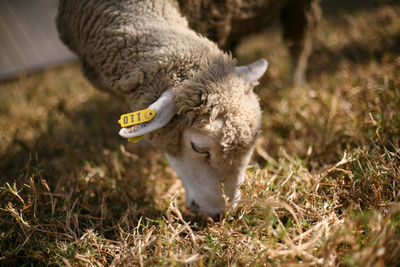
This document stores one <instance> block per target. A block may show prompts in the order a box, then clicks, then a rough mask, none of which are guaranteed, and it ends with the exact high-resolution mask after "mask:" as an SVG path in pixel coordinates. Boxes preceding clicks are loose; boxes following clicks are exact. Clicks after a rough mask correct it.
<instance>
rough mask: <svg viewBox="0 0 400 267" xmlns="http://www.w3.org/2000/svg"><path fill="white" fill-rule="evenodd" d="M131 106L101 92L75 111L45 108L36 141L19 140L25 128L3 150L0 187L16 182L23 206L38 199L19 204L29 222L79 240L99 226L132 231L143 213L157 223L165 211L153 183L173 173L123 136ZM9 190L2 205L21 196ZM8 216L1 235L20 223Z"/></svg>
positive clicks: (109, 231) (109, 232)
mask: <svg viewBox="0 0 400 267" xmlns="http://www.w3.org/2000/svg"><path fill="white" fill-rule="evenodd" d="M126 110H127V109H123V105H121V104H120V103H118V102H117V101H116V100H115V99H113V98H111V97H104V96H96V97H92V98H91V99H89V100H88V101H87V102H85V103H84V104H83V105H82V106H81V107H79V108H77V109H74V110H72V111H71V110H67V109H66V108H65V107H64V105H63V104H62V103H60V104H59V105H58V107H57V109H56V110H49V111H48V114H47V120H46V122H45V123H44V124H43V125H45V129H42V130H40V129H39V126H38V129H37V131H40V132H41V134H40V135H39V136H38V137H37V138H35V139H34V140H33V141H29V142H28V141H24V140H23V139H22V138H19V137H20V136H22V135H23V132H22V131H21V132H19V133H15V134H14V137H13V142H12V143H10V145H9V146H8V147H7V148H6V149H5V150H4V152H2V154H0V158H1V159H2V160H1V162H0V173H1V175H0V177H2V178H1V184H0V187H2V189H6V191H7V186H6V183H9V184H10V185H11V187H14V186H13V184H14V183H15V184H16V185H15V189H16V192H19V194H20V196H21V198H22V199H25V204H26V203H34V205H28V204H27V205H28V206H27V207H28V208H26V209H24V208H23V209H22V210H24V217H25V219H26V220H27V221H29V220H33V221H32V222H34V223H36V224H37V227H39V228H40V227H41V225H47V227H46V228H45V229H46V231H53V232H54V233H62V234H68V235H71V236H75V237H79V236H80V235H81V234H82V233H83V232H84V231H85V229H95V231H98V232H99V233H101V234H102V235H103V236H105V237H113V238H115V237H116V236H115V234H116V233H118V227H121V228H122V229H124V230H127V231H129V230H131V229H132V227H134V226H136V225H137V223H138V221H140V218H141V217H144V218H151V219H154V220H157V219H159V218H160V217H161V216H162V215H163V213H165V209H164V208H160V205H157V203H156V202H157V193H158V192H156V191H157V187H156V181H157V180H158V182H159V179H160V178H159V177H163V178H162V179H165V180H166V181H167V185H166V186H168V181H169V183H170V184H171V183H172V182H171V180H173V179H171V176H172V175H171V174H168V173H167V174H165V173H164V172H165V171H164V169H165V168H164V167H165V166H166V163H165V162H164V161H163V158H162V157H161V156H160V155H159V154H158V153H156V152H155V151H154V150H153V149H152V148H150V147H149V146H148V145H147V146H146V145H143V144H142V145H134V144H127V143H126V141H125V140H123V139H122V138H120V137H119V135H118V130H119V125H118V124H117V120H118V119H119V116H120V114H122V113H123V112H126ZM42 127H43V126H42ZM125 147H126V148H127V150H128V151H126V150H125ZM149 177H151V178H149ZM163 181H164V180H163ZM47 185H48V186H47ZM159 187H161V186H159ZM4 192H5V191H3V194H0V195H3V197H2V199H1V200H0V206H1V207H2V208H5V207H6V205H8V204H7V203H12V205H13V207H19V205H20V203H19V201H18V199H16V198H15V197H14V196H12V195H10V194H6V193H4ZM25 204H24V205H25ZM2 213H3V212H2ZM33 215H34V217H35V218H34V217H32V216H33ZM3 219H4V220H3ZM3 219H1V220H0V224H3V226H4V227H5V228H3V226H2V227H1V228H3V229H2V230H4V232H7V231H8V230H9V229H12V228H13V227H15V225H16V222H15V221H14V220H13V219H12V217H10V214H8V215H7V216H4V217H3ZM67 220H71V224H70V225H68V226H67V225H65V224H64V223H65V222H66V221H67ZM53 226H54V227H53ZM60 228H61V229H60ZM50 229H51V230H50Z"/></svg>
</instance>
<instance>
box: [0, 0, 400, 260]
mask: <svg viewBox="0 0 400 267" xmlns="http://www.w3.org/2000/svg"><path fill="white" fill-rule="evenodd" d="M385 3H388V1H385V2H384V1H378V2H374V4H369V5H365V7H364V8H360V7H357V8H353V7H352V6H350V7H352V8H349V9H348V10H343V11H340V10H338V9H336V7H335V8H333V7H331V6H330V5H328V4H332V1H331V2H328V4H327V5H326V6H327V7H328V8H329V9H328V10H327V11H326V14H327V16H326V17H325V18H324V20H323V22H322V24H321V27H320V29H319V32H318V36H317V44H316V51H315V54H314V56H313V57H312V59H311V66H310V73H309V80H310V82H309V84H308V86H307V87H303V88H290V87H288V82H287V78H286V77H287V75H288V68H289V63H288V56H287V52H286V49H285V48H284V44H283V43H282V41H281V39H280V32H279V31H278V30H276V29H275V28H273V29H271V30H270V31H269V32H268V33H266V34H263V35H258V36H254V37H252V38H249V39H248V40H246V42H245V43H243V44H242V45H241V47H240V48H239V56H240V58H241V61H242V62H248V61H250V60H253V59H255V58H257V57H259V56H264V57H265V58H268V59H269V61H270V69H269V72H268V75H267V76H266V77H265V78H263V80H262V85H261V86H260V87H258V89H257V92H258V93H259V95H260V98H261V103H262V106H263V109H264V117H263V133H262V137H261V139H260V140H259V142H258V145H257V153H256V156H255V159H254V161H253V163H252V164H251V165H250V166H249V168H248V171H247V179H246V182H245V184H244V185H243V186H242V194H243V201H242V202H241V203H240V205H239V207H237V208H235V209H234V210H230V211H229V212H228V213H227V214H226V215H225V216H223V217H221V218H220V220H218V221H213V220H211V219H205V218H198V217H193V216H192V215H191V214H190V213H189V212H187V210H186V209H185V207H184V191H183V189H182V186H181V184H180V182H179V180H178V178H177V176H176V174H175V173H174V172H173V170H172V169H171V167H169V165H168V163H167V162H166V160H165V159H164V158H163V157H162V156H160V155H159V154H157V153H156V152H155V151H154V150H153V149H152V148H149V147H147V146H146V145H134V144H127V143H125V142H124V141H123V140H122V139H120V138H119V137H118V135H117V134H116V133H117V131H118V124H117V123H116V121H117V118H118V117H119V115H120V114H121V113H123V112H126V111H128V110H127V108H126V106H123V105H121V104H120V103H118V102H116V101H115V100H114V99H113V98H111V97H109V96H107V95H104V94H102V93H100V92H98V91H96V90H94V89H93V88H92V87H91V86H90V85H89V84H88V83H87V82H86V81H85V79H84V78H83V77H82V75H81V73H80V71H79V68H78V67H77V66H67V67H63V68H60V69H53V70H48V71H45V72H43V73H41V74H38V75H34V76H28V77H26V76H22V77H21V78H20V79H18V80H15V81H11V82H7V83H3V84H1V85H0V129H1V139H0V159H1V160H0V182H1V183H0V229H1V233H0V263H1V264H2V265H6V264H7V265H67V266H71V265H88V266H92V265H94V266H103V265H140V266H148V265H178V266H180V265H189V266H209V265H210V266H214V265H217V266H226V265H228V266H242V265H251V266H265V265H290V266H297V265H320V266H336V265H351V266H353V265H354V266H384V265H385V266H386V265H387V266H398V265H399V264H400V248H399V244H400V205H399V195H400V130H399V129H400V90H399V88H400V50H399V49H400V29H399V25H400V6H399V5H394V4H392V5H387V4H385Z"/></svg>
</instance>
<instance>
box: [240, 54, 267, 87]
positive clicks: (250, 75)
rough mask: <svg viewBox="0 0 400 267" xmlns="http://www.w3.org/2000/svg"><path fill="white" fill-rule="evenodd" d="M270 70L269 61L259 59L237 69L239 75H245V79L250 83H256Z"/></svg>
mask: <svg viewBox="0 0 400 267" xmlns="http://www.w3.org/2000/svg"><path fill="white" fill-rule="evenodd" d="M267 68H268V61H266V60H265V59H263V58H262V59H259V60H257V61H254V62H253V63H251V64H249V65H246V66H239V67H235V71H236V73H237V74H241V75H243V78H244V79H245V80H246V81H249V82H255V81H258V79H260V78H261V77H262V76H263V75H264V73H265V71H266V70H267Z"/></svg>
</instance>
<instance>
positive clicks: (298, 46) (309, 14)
mask: <svg viewBox="0 0 400 267" xmlns="http://www.w3.org/2000/svg"><path fill="white" fill-rule="evenodd" d="M179 6H180V10H181V13H182V14H183V15H185V16H186V18H187V19H188V22H189V26H190V27H191V28H192V29H194V30H195V31H197V32H199V33H201V34H203V35H204V36H207V37H208V38H209V39H211V40H213V41H215V42H216V43H217V44H218V46H219V47H221V48H222V49H224V50H228V51H232V52H234V49H235V47H236V46H237V44H238V43H239V41H240V40H241V39H243V37H244V36H247V35H249V34H251V33H255V32H259V31H261V30H263V29H265V26H266V25H268V24H270V23H271V22H272V21H273V20H274V18H275V17H276V16H277V15H280V20H281V24H282V26H283V37H284V39H285V41H286V43H287V45H288V48H289V52H290V57H291V61H292V74H291V81H292V83H294V84H295V85H302V84H304V83H305V81H306V79H305V71H306V68H307V61H308V57H309V56H310V53H311V50H312V41H313V36H314V33H315V30H316V28H317V25H318V23H319V21H320V18H321V9H320V0H221V1H214V0H184V1H183V0H182V1H179Z"/></svg>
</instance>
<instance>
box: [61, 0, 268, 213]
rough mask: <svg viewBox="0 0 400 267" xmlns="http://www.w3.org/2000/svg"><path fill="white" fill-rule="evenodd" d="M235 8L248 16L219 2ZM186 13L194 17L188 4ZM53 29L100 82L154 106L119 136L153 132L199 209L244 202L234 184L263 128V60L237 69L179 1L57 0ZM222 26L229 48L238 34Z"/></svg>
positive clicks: (136, 103) (135, 102)
mask: <svg viewBox="0 0 400 267" xmlns="http://www.w3.org/2000/svg"><path fill="white" fill-rule="evenodd" d="M182 4H183V3H182ZM230 4H232V5H231V6H232V8H233V9H232V11H233V12H232V15H230V16H228V17H229V18H231V22H235V21H238V19H240V18H243V17H242V16H238V15H237V14H239V13H238V9H240V8H243V5H238V4H237V3H236V4H233V3H229V1H227V2H226V3H224V5H223V6H225V7H227V6H230ZM264 4H267V5H266V6H265V7H267V8H268V7H270V5H269V4H270V3H264ZM194 6H196V5H194ZM208 7H210V8H213V7H212V6H210V5H208ZM247 7H248V8H250V5H249V4H248V3H247ZM257 7H258V6H257ZM252 8H256V6H252ZM182 10H186V11H187V12H188V13H190V12H189V11H188V9H187V6H186V5H182ZM213 10H214V9H213ZM221 10H223V9H221ZM191 12H193V11H191ZM220 23H221V22H218V23H217V25H219V24H220ZM222 23H225V22H222ZM57 25H58V30H59V32H60V37H61V39H62V40H63V41H64V42H65V43H66V44H67V45H68V46H69V48H70V49H71V50H72V51H73V52H75V53H76V54H77V55H78V56H79V58H80V59H81V62H82V66H83V70H84V73H85V75H86V76H87V77H88V79H89V80H90V81H91V82H92V83H93V84H94V85H96V86H97V87H98V88H100V89H103V90H106V91H109V92H111V93H113V94H115V95H117V96H120V97H121V98H123V99H126V100H127V101H128V102H129V104H130V106H131V108H132V109H133V110H138V109H143V108H146V107H148V106H150V108H154V109H155V110H156V111H157V116H156V118H155V119H153V120H152V121H151V122H149V123H147V124H145V125H140V126H133V127H130V128H124V129H121V131H120V135H121V136H123V137H126V138H130V137H135V136H139V135H143V134H147V133H151V134H150V135H149V139H150V141H151V142H152V144H153V145H154V146H155V147H157V148H159V149H160V150H161V151H162V152H163V153H165V155H166V157H167V158H168V160H169V161H170V163H171V165H172V166H173V167H174V169H175V170H176V171H177V173H178V174H179V176H180V178H181V179H182V181H183V184H184V186H185V189H186V192H187V194H186V198H187V201H186V203H187V205H188V206H189V207H190V208H191V209H192V210H193V211H195V212H200V213H205V214H208V215H215V214H218V213H220V212H222V211H224V210H225V208H226V207H225V206H226V203H225V200H224V197H223V194H225V195H226V196H227V197H228V199H230V200H231V201H232V203H233V204H234V203H235V202H236V201H237V200H238V199H239V198H240V192H239V189H238V185H239V184H240V183H241V182H242V181H243V177H244V171H245V167H246V165H247V163H248V161H249V159H250V156H251V153H252V150H253V148H254V144H255V139H256V136H257V135H258V132H259V129H260V118H261V111H260V107H259V104H258V99H257V97H256V95H255V94H254V93H253V91H252V88H253V87H254V86H255V85H256V84H257V83H256V82H257V80H258V79H259V78H260V77H261V76H262V75H263V73H264V72H265V70H266V68H267V62H266V61H265V60H259V61H257V62H255V63H253V64H251V65H249V66H247V67H236V68H235V61H234V60H233V59H232V58H231V56H230V55H228V54H226V53H224V52H222V51H221V50H220V49H219V48H218V47H217V45H216V44H214V43H213V42H211V41H209V40H208V39H206V38H204V37H201V36H200V35H198V34H197V33H196V32H195V31H193V30H191V29H190V28H189V26H188V23H187V21H186V19H185V18H184V17H183V16H181V14H180V12H179V7H178V5H177V2H174V1H80V0H79V1H78V0H65V1H60V7H59V13H58V19H57ZM201 25H202V24H201ZM211 25H213V24H211ZM227 25H230V24H227ZM200 28H201V27H200ZM209 29H210V28H207V30H206V31H208V30H209ZM217 29H218V27H217ZM238 29H239V28H238ZM217 32H219V31H217ZM224 32H225V33H226V34H225V35H222V34H217V35H216V36H215V37H217V39H218V40H219V42H220V43H221V44H226V45H228V44H231V43H232V42H233V40H235V38H234V33H235V32H234V31H232V32H228V31H224ZM231 33H232V36H233V37H232V38H231V37H230V36H231ZM229 40H231V41H229ZM163 92H164V93H163ZM162 93H163V94H162ZM161 94H162V95H161ZM160 95H161V97H160ZM159 97H160V98H159ZM175 114H176V116H175ZM155 130H158V131H155ZM153 131H155V132H153ZM221 183H223V184H224V187H223V189H222V191H221V188H220V184H221Z"/></svg>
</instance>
